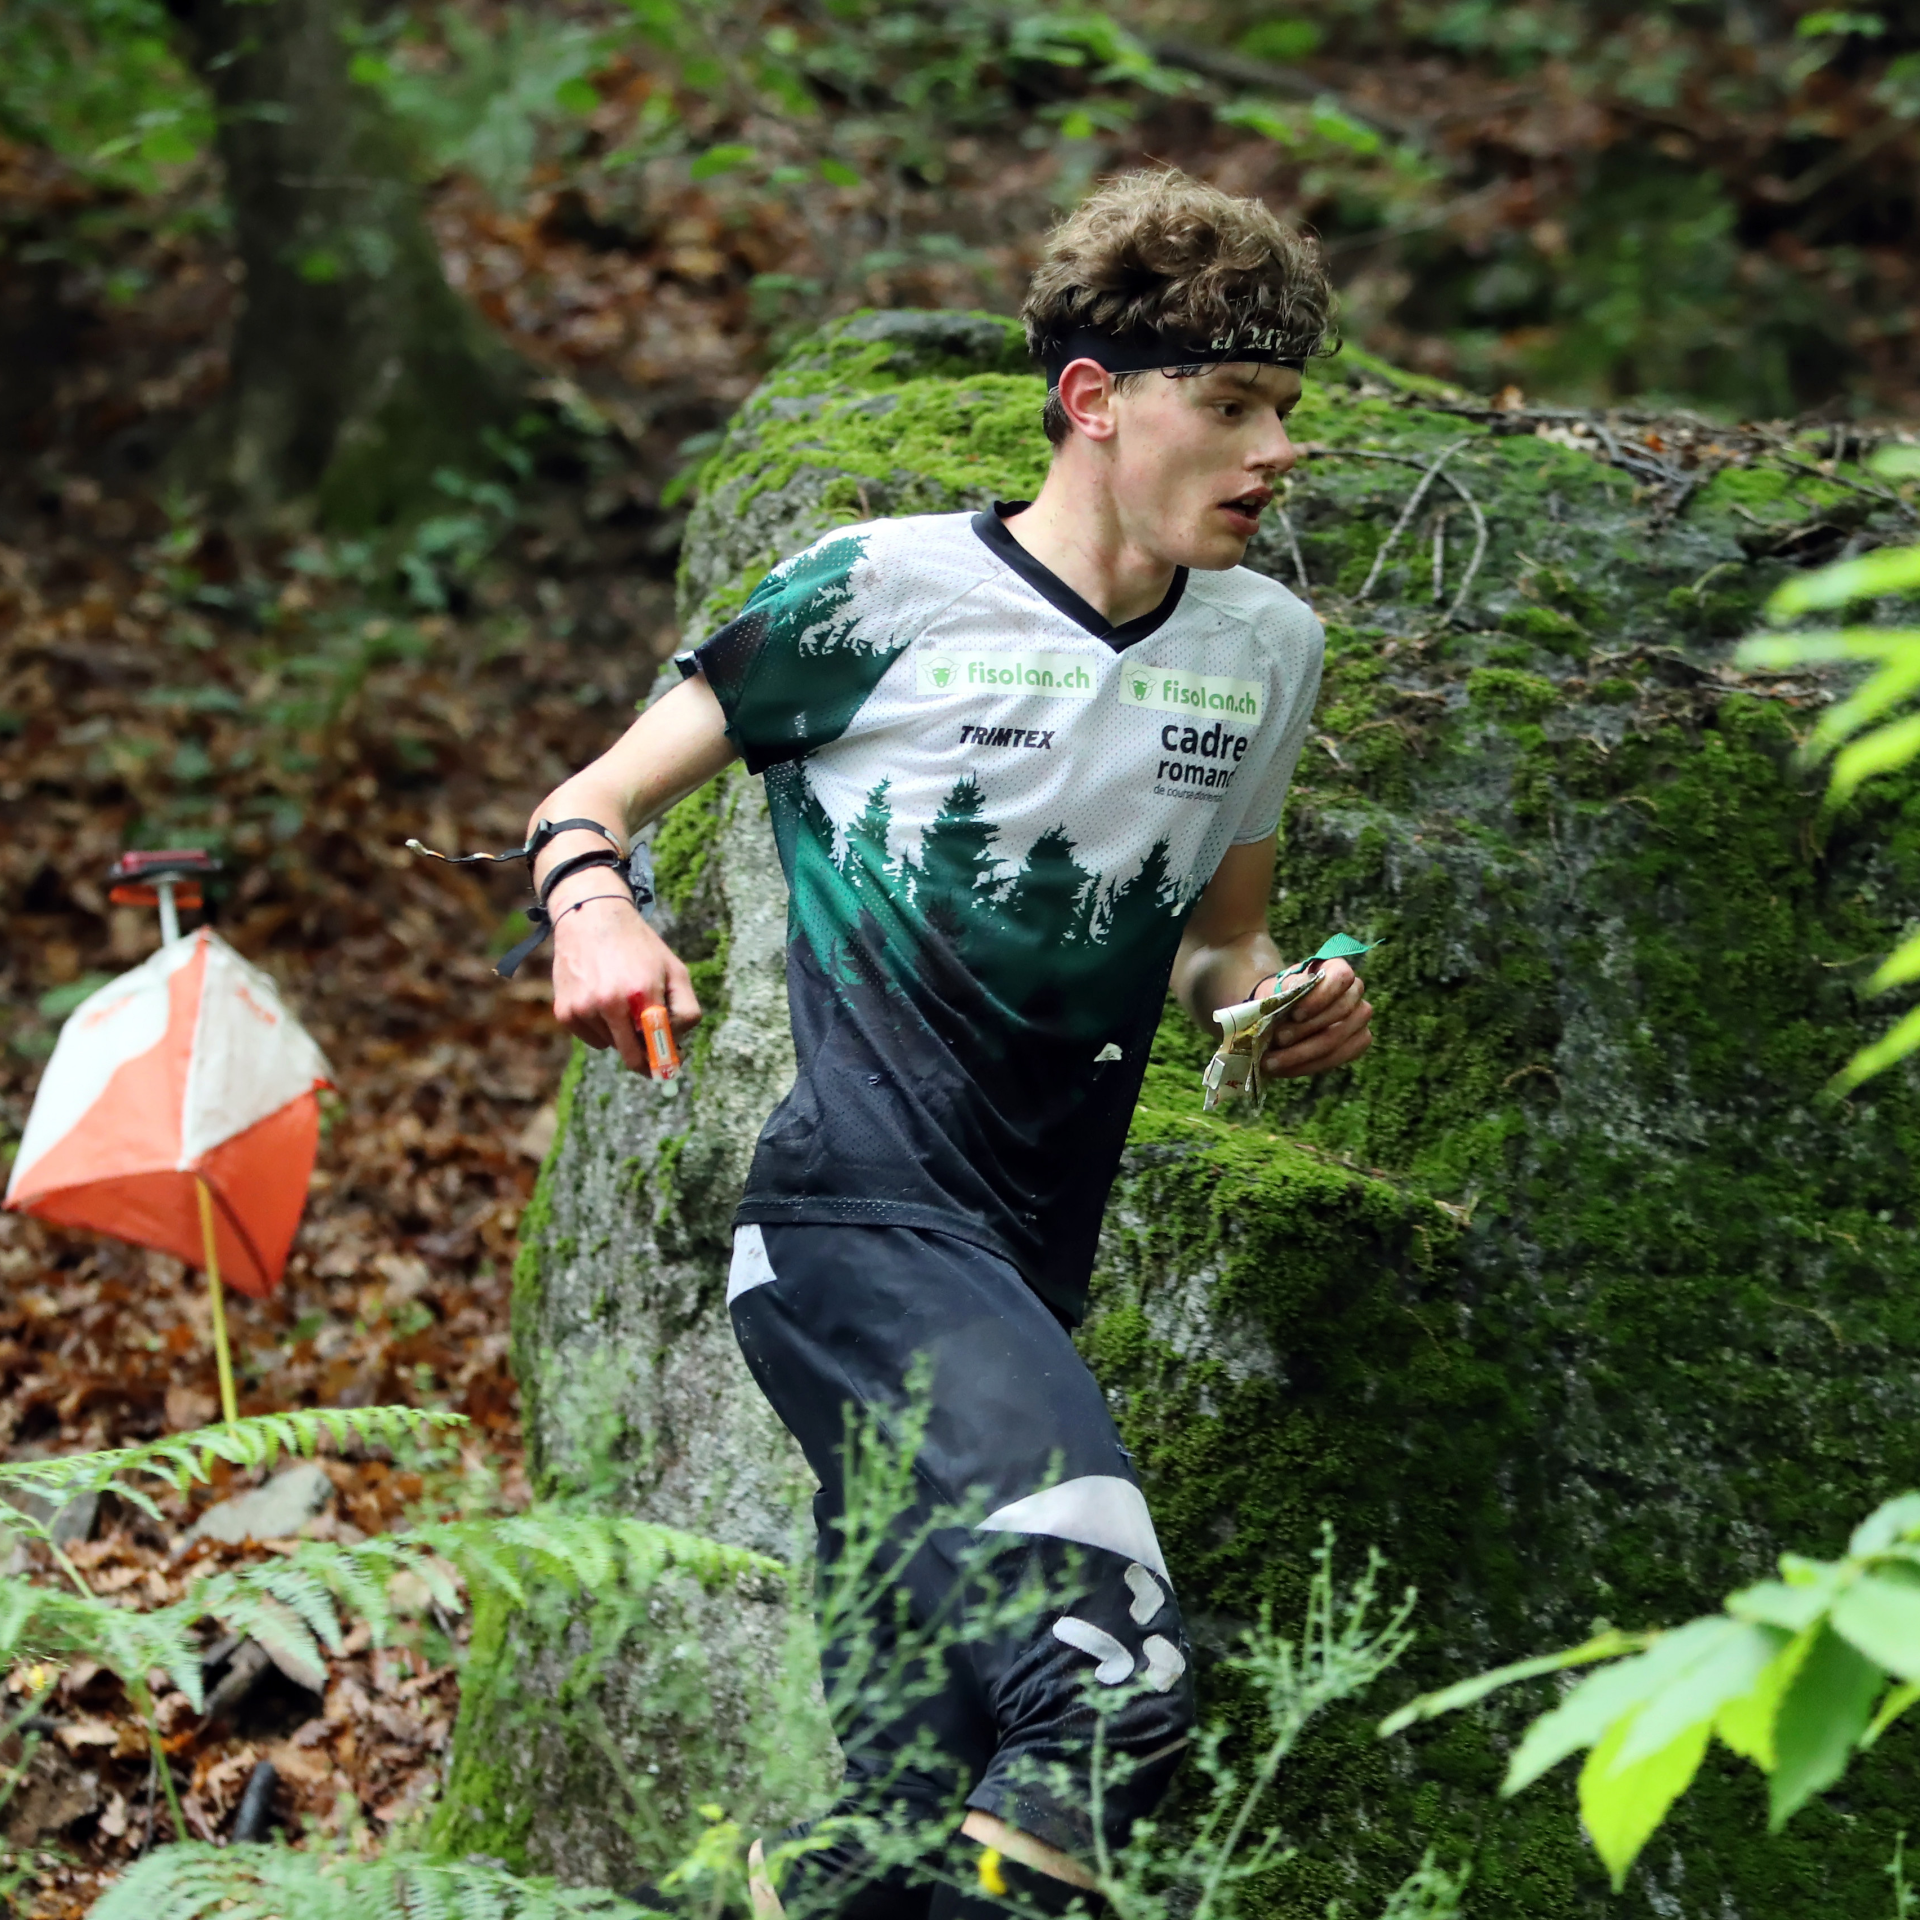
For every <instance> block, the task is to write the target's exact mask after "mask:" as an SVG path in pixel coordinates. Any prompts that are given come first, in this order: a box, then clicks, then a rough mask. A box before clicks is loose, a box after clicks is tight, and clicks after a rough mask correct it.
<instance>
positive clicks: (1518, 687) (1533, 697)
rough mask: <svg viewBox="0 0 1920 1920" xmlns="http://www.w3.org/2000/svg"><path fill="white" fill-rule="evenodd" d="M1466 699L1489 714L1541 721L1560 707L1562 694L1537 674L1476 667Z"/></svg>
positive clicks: (1512, 669)
mask: <svg viewBox="0 0 1920 1920" xmlns="http://www.w3.org/2000/svg"><path fill="white" fill-rule="evenodd" d="M1533 611H1538V609H1533ZM1467 698H1468V699H1469V700H1470V701H1471V702H1472V703H1473V705H1474V706H1476V707H1481V708H1484V709H1485V710H1486V711H1487V712H1488V713H1497V714H1500V715H1502V716H1504V717H1507V718H1510V719H1524V720H1538V719H1540V718H1541V717H1542V716H1544V715H1546V714H1549V713H1551V712H1552V711H1553V710H1554V708H1555V707H1557V706H1558V705H1559V704H1560V690H1559V688H1557V687H1556V686H1555V685H1554V684H1553V682H1552V681H1551V680H1543V679H1541V678H1540V676H1539V675H1538V674H1537V673H1521V672H1518V671H1517V670H1516V669H1514V668H1512V667H1477V668H1475V670H1474V671H1473V672H1472V673H1470V674H1468V675H1467Z"/></svg>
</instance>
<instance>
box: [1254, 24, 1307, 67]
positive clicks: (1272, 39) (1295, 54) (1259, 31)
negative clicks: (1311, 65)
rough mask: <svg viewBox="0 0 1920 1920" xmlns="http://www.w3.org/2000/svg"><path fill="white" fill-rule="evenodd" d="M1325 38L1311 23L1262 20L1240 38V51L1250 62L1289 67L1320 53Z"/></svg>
mask: <svg viewBox="0 0 1920 1920" xmlns="http://www.w3.org/2000/svg"><path fill="white" fill-rule="evenodd" d="M1325 38H1326V35H1325V34H1324V33H1323V32H1322V31H1321V30H1320V28H1318V27H1317V26H1315V25H1314V24H1313V22H1312V21H1311V20H1263V21H1261V22H1260V24H1259V25H1258V26H1255V27H1249V28H1248V29H1247V31H1246V32H1245V33H1243V34H1242V35H1241V36H1240V39H1239V41H1238V43H1237V44H1238V46H1239V49H1240V51H1241V52H1242V53H1244V54H1245V55H1246V56H1247V57H1248V58H1249V59H1250V60H1271V61H1272V62H1273V63H1274V65H1275V66H1280V67H1284V66H1288V65H1290V64H1291V63H1292V62H1293V61H1295V60H1304V59H1306V58H1307V57H1308V56H1309V55H1310V54H1313V53H1317V52H1318V51H1319V50H1320V43H1321V41H1323V40H1324V39H1325Z"/></svg>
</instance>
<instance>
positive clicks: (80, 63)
mask: <svg viewBox="0 0 1920 1920" xmlns="http://www.w3.org/2000/svg"><path fill="white" fill-rule="evenodd" d="M212 134H213V113H212V108H211V105H210V103H209V102H208V100H207V98H206V96H205V94H204V93H203V92H202V91H201V89H200V88H199V87H198V86H197V85H196V84H195V82H194V81H193V79H192V77H191V76H190V75H189V74H188V73H187V71H186V69H185V67H184V66H183V65H182V64H181V62H180V60H179V57H178V55H177V53H176V52H175V49H174V46H173V41H172V34H171V27H170V23H169V21H168V19H167V16H166V12H165V9H164V8H162V7H161V6H159V5H157V4H156V3H155V0H8V4H7V5H6V6H5V7H0V135H4V136H5V137H6V138H7V139H10V140H18V141H21V142H24V143H27V144H30V145H34V146H43V147H47V148H49V149H51V150H52V151H53V152H55V153H57V154H59V155H60V156H61V158H62V159H64V160H66V161H67V162H69V163H70V164H71V165H73V166H75V167H77V168H79V169H80V170H81V171H82V172H83V173H89V174H92V175H94V176H95V177H97V178H99V179H102V180H103V181H106V182H108V183H110V184H112V185H116V186H125V187H132V188H135V189H138V190H142V191H148V190H151V189H153V188H154V187H156V186H159V185H160V184H162V182H163V180H164V179H165V178H166V177H167V176H169V175H170V174H173V173H177V172H178V170H179V169H180V168H182V167H184V166H186V165H187V164H188V163H190V162H191V161H193V160H195V159H196V158H198V156H199V155H200V154H201V152H202V151H204V149H205V148H206V146H207V143H208V142H209V140H210V139H211V138H212Z"/></svg>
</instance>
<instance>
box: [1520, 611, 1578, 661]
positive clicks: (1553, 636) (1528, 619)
mask: <svg viewBox="0 0 1920 1920" xmlns="http://www.w3.org/2000/svg"><path fill="white" fill-rule="evenodd" d="M1500 624H1501V626H1502V627H1503V628H1505V630H1506V631H1507V632H1508V633H1521V634H1525V635H1526V637H1527V638H1528V639H1529V640H1531V641H1533V642H1534V644H1535V645H1536V646H1542V647H1546V648H1547V649H1548V650H1549V651H1551V652H1554V653H1574V654H1584V653H1585V652H1586V650H1587V635H1586V631H1585V629H1584V628H1583V627H1582V626H1581V625H1580V622H1579V621H1578V620H1576V619H1575V618H1574V617H1573V616H1572V614H1570V613H1562V612H1561V611H1560V609H1559V608H1558V607H1514V608H1512V609H1510V610H1509V611H1508V612H1506V613H1504V614H1502V615H1501V617H1500Z"/></svg>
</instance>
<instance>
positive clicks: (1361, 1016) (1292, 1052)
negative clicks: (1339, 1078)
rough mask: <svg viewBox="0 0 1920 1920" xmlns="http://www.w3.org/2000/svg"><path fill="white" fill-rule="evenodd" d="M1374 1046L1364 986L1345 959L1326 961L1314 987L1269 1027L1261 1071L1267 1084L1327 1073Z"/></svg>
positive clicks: (1370, 1009)
mask: <svg viewBox="0 0 1920 1920" xmlns="http://www.w3.org/2000/svg"><path fill="white" fill-rule="evenodd" d="M1372 1045H1373V1005H1372V1003H1371V1002H1370V1001H1369V1000H1368V999H1367V997H1366V982H1365V981H1364V980H1362V979H1361V978H1360V976H1359V975H1358V974H1357V973H1355V972H1354V970H1353V968H1352V967H1351V966H1350V965H1349V964H1348V963H1347V962H1346V961H1345V960H1329V961H1327V962H1326V963H1325V964H1324V965H1323V966H1322V967H1321V969H1320V979H1319V983H1318V985H1316V986H1315V988H1314V989H1313V991H1312V992H1311V993H1310V994H1308V995H1307V997H1306V998H1305V999H1304V1000H1299V1001H1296V1002H1295V1003H1294V1004H1293V1005H1292V1006H1291V1007H1289V1008H1288V1009H1287V1011H1286V1012H1285V1014H1283V1015H1282V1016H1281V1019H1280V1022H1279V1024H1278V1025H1277V1026H1276V1027H1275V1028H1274V1030H1273V1032H1272V1034H1271V1036H1270V1039H1269V1045H1268V1047H1267V1051H1266V1053H1265V1054H1264V1055H1262V1057H1261V1060H1260V1071H1261V1073H1262V1075H1263V1076H1264V1077H1265V1078H1267V1079H1269V1080H1300V1079H1304V1078H1305V1077H1306V1076H1307V1075H1309V1074H1315V1073H1331V1072H1332V1071H1333V1069H1334V1068H1335V1067H1344V1066H1346V1065H1348V1064H1349V1062H1351V1061H1354V1060H1358V1059H1359V1058H1360V1056H1361V1055H1362V1054H1363V1053H1365V1052H1366V1050H1367V1049H1368V1048H1369V1047H1370V1046H1372Z"/></svg>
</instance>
